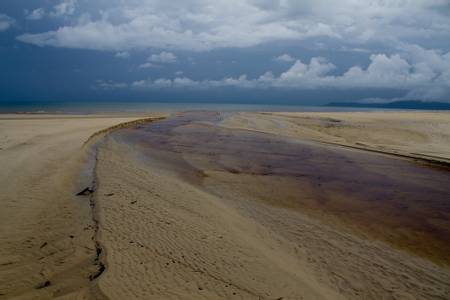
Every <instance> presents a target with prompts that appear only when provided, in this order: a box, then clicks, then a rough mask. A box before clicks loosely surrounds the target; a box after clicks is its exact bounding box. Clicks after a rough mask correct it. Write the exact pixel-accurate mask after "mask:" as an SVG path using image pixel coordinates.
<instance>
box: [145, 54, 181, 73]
mask: <svg viewBox="0 0 450 300" xmlns="http://www.w3.org/2000/svg"><path fill="white" fill-rule="evenodd" d="M176 61H177V57H176V55H175V54H173V53H171V52H166V51H163V52H161V53H159V54H152V55H150V56H149V57H148V58H147V61H146V62H145V63H143V64H141V65H140V66H139V68H141V69H148V68H154V67H159V65H158V64H173V63H175V62H176Z"/></svg>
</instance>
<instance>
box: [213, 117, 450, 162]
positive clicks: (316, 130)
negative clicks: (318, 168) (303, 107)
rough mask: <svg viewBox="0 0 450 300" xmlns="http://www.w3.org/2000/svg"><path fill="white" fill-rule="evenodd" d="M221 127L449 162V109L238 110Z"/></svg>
mask: <svg viewBox="0 0 450 300" xmlns="http://www.w3.org/2000/svg"><path fill="white" fill-rule="evenodd" d="M221 125H222V126H225V127H229V128H241V129H245V130H251V131H261V132H266V133H272V134H275V135H280V136H287V137H291V138H297V139H298V138H300V139H302V140H311V141H318V142H322V143H328V144H338V145H343V146H348V147H353V148H358V149H364V150H371V151H376V152H382V153H391V154H395V155H400V156H407V157H413V158H419V159H422V160H429V161H435V162H442V163H444V164H447V165H449V164H450V151H449V149H450V112H446V111H439V112H424V111H381V112H380V111H373V112H315V113H309V112H284V113H282V112H276V113H250V112H246V113H239V114H234V115H233V116H232V117H230V118H227V119H226V120H224V122H222V124H221Z"/></svg>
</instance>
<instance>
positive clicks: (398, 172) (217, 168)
mask: <svg viewBox="0 0 450 300" xmlns="http://www.w3.org/2000/svg"><path fill="white" fill-rule="evenodd" d="M227 114H230V113H216V112H191V113H183V114H179V115H177V116H174V117H173V118H169V119H167V120H164V121H161V122H158V123H154V124H148V125H144V126H140V127H138V128H135V129H127V130H123V131H119V132H117V133H116V137H117V138H119V139H121V140H122V141H125V142H127V143H130V144H132V145H134V146H136V147H137V149H138V150H139V151H140V153H141V154H142V155H143V156H145V157H147V158H149V159H152V160H153V162H154V163H156V165H158V164H159V165H158V166H159V167H161V168H164V169H168V170H171V171H173V172H174V173H176V174H177V175H178V176H181V177H183V178H185V180H188V181H191V182H192V183H193V184H197V185H199V186H201V187H203V188H204V189H206V190H208V191H209V192H211V193H215V194H218V195H224V194H233V195H235V196H237V197H242V199H253V201H264V202H265V203H269V204H271V205H274V206H277V207H284V208H288V209H294V210H298V211H299V212H302V213H308V214H310V215H312V216H317V217H320V218H322V219H323V220H324V221H325V222H327V220H331V219H333V220H339V221H340V223H342V224H343V226H344V227H345V228H347V229H348V230H353V231H355V232H357V233H358V234H361V235H363V236H368V237H373V238H377V239H380V240H384V241H387V242H389V243H391V244H393V245H395V246H398V247H400V248H403V249H407V250H410V251H412V252H414V253H416V254H419V255H421V256H424V257H429V258H431V259H433V260H434V261H436V262H439V263H446V264H449V263H450V258H449V256H448V253H450V171H449V170H448V169H446V168H443V167H432V166H427V165H421V164H418V163H415V162H413V161H411V160H406V159H398V158H394V157H390V156H386V155H380V154H374V153H370V152H364V151H359V150H349V149H344V148H340V147H336V146H324V145H320V144H316V143H310V142H303V141H299V140H292V139H288V138H281V137H277V136H274V135H270V134H264V133H255V132H250V131H245V130H235V129H226V128H222V127H220V126H218V125H219V124H220V121H221V120H222V119H223V118H225V117H227ZM256 179H257V180H256ZM230 189H232V193H230V192H229V190H230Z"/></svg>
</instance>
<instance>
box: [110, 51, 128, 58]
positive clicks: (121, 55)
mask: <svg viewBox="0 0 450 300" xmlns="http://www.w3.org/2000/svg"><path fill="white" fill-rule="evenodd" d="M114 56H115V57H117V58H129V57H130V52H128V51H120V52H117V53H116V54H115V55H114Z"/></svg>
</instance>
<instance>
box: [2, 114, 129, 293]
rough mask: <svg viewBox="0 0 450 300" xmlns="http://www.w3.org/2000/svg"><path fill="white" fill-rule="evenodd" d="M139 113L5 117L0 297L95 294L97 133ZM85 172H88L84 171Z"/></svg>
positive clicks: (3, 118) (126, 120) (3, 117)
mask: <svg viewBox="0 0 450 300" xmlns="http://www.w3.org/2000/svg"><path fill="white" fill-rule="evenodd" d="M135 119H137V117H136V116H133V117H132V116H128V117H127V116H124V117H120V116H69V115H15V114H11V115H0V166H1V167H0V191H1V194H0V204H1V209H0V299H16V298H17V299H48V298H51V297H61V299H63V298H70V299H74V298H77V297H78V298H80V299H81V298H82V297H84V296H86V297H87V296H88V295H91V296H92V295H93V294H96V291H95V288H94V289H92V288H91V287H92V285H91V284H90V281H89V276H92V274H95V273H96V272H98V266H96V265H95V258H96V249H95V243H94V241H93V237H94V227H95V224H94V222H93V220H92V214H91V208H90V206H89V200H87V199H85V198H82V199H80V197H76V196H74V195H75V193H76V192H78V190H79V189H80V188H81V187H84V186H85V185H86V184H91V182H89V181H90V178H91V176H89V174H87V173H83V172H84V171H86V169H85V168H86V163H87V159H88V148H86V147H83V143H84V142H85V141H86V140H87V139H88V138H89V137H90V135H91V134H93V133H95V132H97V131H99V130H102V129H105V128H107V127H110V126H113V125H116V124H118V123H122V122H128V121H131V120H135ZM80 174H82V176H80Z"/></svg>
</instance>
